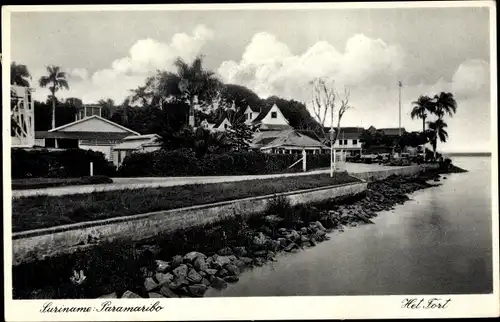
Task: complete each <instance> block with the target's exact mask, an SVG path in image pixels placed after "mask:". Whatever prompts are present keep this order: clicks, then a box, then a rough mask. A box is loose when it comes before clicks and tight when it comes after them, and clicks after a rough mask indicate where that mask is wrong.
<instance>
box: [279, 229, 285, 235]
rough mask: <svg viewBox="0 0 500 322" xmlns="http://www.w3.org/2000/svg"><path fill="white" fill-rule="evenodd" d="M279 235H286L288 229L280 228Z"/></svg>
mask: <svg viewBox="0 0 500 322" xmlns="http://www.w3.org/2000/svg"><path fill="white" fill-rule="evenodd" d="M278 233H280V234H285V233H286V228H278Z"/></svg>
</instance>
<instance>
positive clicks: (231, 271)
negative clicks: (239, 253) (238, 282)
mask: <svg viewBox="0 0 500 322" xmlns="http://www.w3.org/2000/svg"><path fill="white" fill-rule="evenodd" d="M226 270H227V271H228V274H229V275H239V274H240V269H239V268H238V267H237V266H236V265H233V264H228V265H226Z"/></svg>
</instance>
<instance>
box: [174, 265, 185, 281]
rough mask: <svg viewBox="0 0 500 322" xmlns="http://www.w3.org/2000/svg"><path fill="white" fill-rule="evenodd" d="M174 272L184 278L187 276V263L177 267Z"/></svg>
mask: <svg viewBox="0 0 500 322" xmlns="http://www.w3.org/2000/svg"><path fill="white" fill-rule="evenodd" d="M172 273H173V274H174V275H175V276H177V277H181V278H184V277H186V276H187V273H188V267H187V265H185V264H181V265H180V266H179V267H177V268H175V269H174V270H173V271H172Z"/></svg>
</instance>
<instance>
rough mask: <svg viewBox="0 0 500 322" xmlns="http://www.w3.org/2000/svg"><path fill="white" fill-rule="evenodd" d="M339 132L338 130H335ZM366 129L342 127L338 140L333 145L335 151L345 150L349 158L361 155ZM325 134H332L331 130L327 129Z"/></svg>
mask: <svg viewBox="0 0 500 322" xmlns="http://www.w3.org/2000/svg"><path fill="white" fill-rule="evenodd" d="M334 130H335V131H337V128H334ZM363 131H364V129H363V128H362V127H341V128H340V131H339V134H338V135H337V140H335V143H334V144H333V148H334V149H335V150H344V152H345V153H346V154H347V155H349V156H355V155H360V154H361V148H362V144H361V134H362V133H363ZM325 133H330V128H329V127H326V128H325ZM326 142H328V139H327V140H326Z"/></svg>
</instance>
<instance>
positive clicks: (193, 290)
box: [187, 284, 207, 297]
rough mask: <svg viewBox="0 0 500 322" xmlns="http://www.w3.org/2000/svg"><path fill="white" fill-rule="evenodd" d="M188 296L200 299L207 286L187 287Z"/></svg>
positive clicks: (194, 285)
mask: <svg viewBox="0 0 500 322" xmlns="http://www.w3.org/2000/svg"><path fill="white" fill-rule="evenodd" d="M187 290H188V292H189V294H190V295H192V296H194V297H202V296H203V294H205V292H206V291H207V286H206V285H205V284H193V285H189V286H188V287H187Z"/></svg>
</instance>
